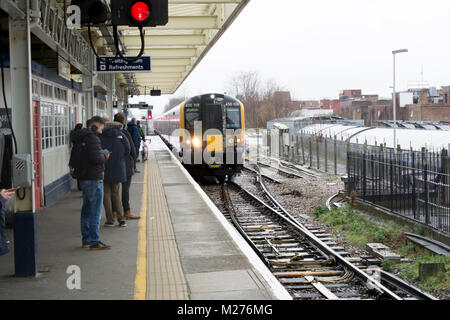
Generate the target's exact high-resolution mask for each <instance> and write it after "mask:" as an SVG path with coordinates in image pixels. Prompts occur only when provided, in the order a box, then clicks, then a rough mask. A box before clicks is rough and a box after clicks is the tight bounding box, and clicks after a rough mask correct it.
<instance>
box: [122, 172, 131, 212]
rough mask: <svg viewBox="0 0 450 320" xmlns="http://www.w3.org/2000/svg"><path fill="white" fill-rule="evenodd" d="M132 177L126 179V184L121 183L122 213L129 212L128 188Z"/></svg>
mask: <svg viewBox="0 0 450 320" xmlns="http://www.w3.org/2000/svg"><path fill="white" fill-rule="evenodd" d="M132 178H133V176H129V177H127V181H126V182H122V207H123V212H124V213H125V212H126V211H128V210H130V186H131V180H132Z"/></svg>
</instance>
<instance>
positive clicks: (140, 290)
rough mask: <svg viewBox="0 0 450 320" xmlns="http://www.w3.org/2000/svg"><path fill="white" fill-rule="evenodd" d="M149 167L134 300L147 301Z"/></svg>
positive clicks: (141, 223)
mask: <svg viewBox="0 0 450 320" xmlns="http://www.w3.org/2000/svg"><path fill="white" fill-rule="evenodd" d="M147 167H148V161H147V162H146V163H145V169H144V179H145V180H144V181H145V183H144V188H143V191H142V205H141V219H139V233H138V250H137V258H136V278H135V280H134V298H133V299H134V300H146V298H147V200H148V197H147V185H148V183H147V182H148V180H147V179H148V178H147Z"/></svg>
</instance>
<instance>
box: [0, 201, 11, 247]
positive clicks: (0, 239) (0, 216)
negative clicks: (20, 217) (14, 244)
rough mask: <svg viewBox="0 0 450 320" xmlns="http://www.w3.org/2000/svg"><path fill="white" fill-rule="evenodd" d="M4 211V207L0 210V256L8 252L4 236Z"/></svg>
mask: <svg viewBox="0 0 450 320" xmlns="http://www.w3.org/2000/svg"><path fill="white" fill-rule="evenodd" d="M5 216H6V210H5V208H4V207H1V208H0V256H1V255H4V254H7V253H8V252H9V248H8V245H7V244H6V236H5V219H6V217H5Z"/></svg>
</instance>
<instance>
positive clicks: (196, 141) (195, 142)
mask: <svg viewBox="0 0 450 320" xmlns="http://www.w3.org/2000/svg"><path fill="white" fill-rule="evenodd" d="M192 145H193V146H194V147H195V148H198V147H201V146H202V141H201V140H200V139H199V138H197V137H195V138H192Z"/></svg>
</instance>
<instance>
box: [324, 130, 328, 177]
mask: <svg viewBox="0 0 450 320" xmlns="http://www.w3.org/2000/svg"><path fill="white" fill-rule="evenodd" d="M324 145H325V146H324V149H325V172H328V139H327V138H326V137H325V141H324Z"/></svg>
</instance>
